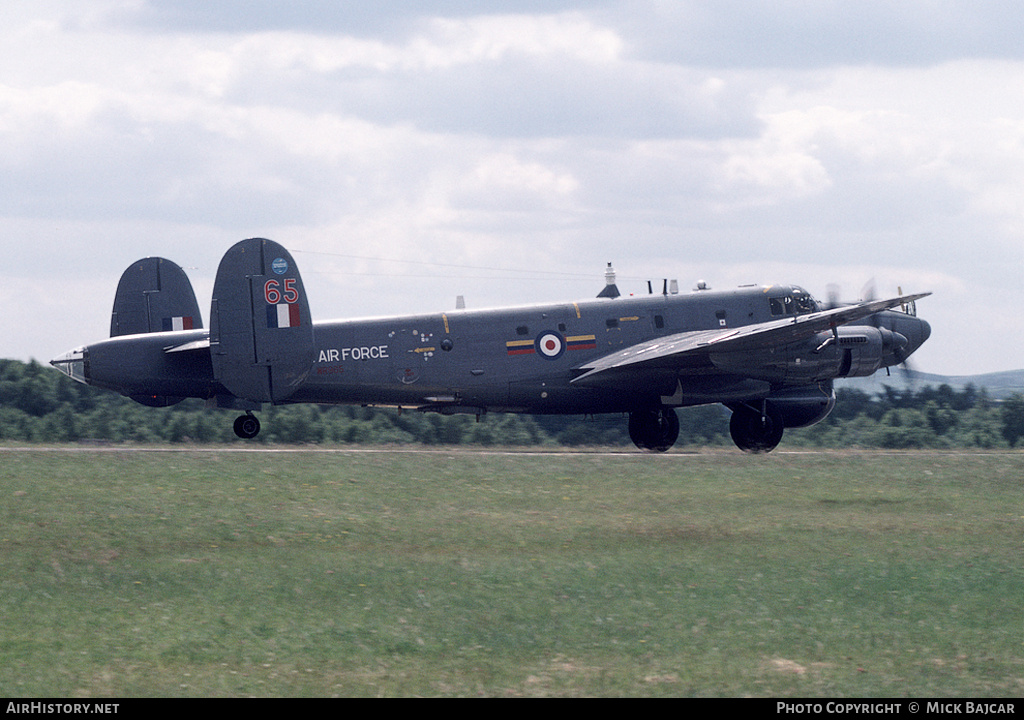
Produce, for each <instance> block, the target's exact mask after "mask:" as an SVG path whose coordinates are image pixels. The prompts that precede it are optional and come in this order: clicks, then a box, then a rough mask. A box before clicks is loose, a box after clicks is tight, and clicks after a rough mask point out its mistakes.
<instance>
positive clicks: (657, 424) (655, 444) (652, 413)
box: [629, 408, 679, 452]
mask: <svg viewBox="0 0 1024 720" xmlns="http://www.w3.org/2000/svg"><path fill="white" fill-rule="evenodd" d="M678 437H679V416H678V415H676V411H675V410H673V409H672V408H659V409H656V410H634V411H633V412H631V413H630V414H629V439H630V440H632V441H633V444H634V445H636V446H637V447H638V448H640V449H641V450H646V451H647V452H665V451H666V450H668V449H669V448H670V447H672V446H673V445H674V444H675V442H676V439H678Z"/></svg>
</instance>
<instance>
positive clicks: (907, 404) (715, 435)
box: [0, 360, 1024, 449]
mask: <svg viewBox="0 0 1024 720" xmlns="http://www.w3.org/2000/svg"><path fill="white" fill-rule="evenodd" d="M837 396H838V402H837V404H836V408H835V409H834V410H833V411H832V413H831V415H829V417H828V418H826V419H825V420H824V421H822V422H821V423H819V424H817V425H815V426H813V427H810V428H806V429H800V430H790V431H788V432H787V433H786V438H785V440H784V442H785V443H786V445H788V446H789V447H833V448H847V447H849V448H852V447H865V448H886V449H904V448H906V449H909V448H937V449H942V448H992V449H994V448H1009V447H1015V446H1017V445H1020V444H1024V394H1020V393H1018V394H1015V395H1013V396H1011V397H1010V398H1008V399H1006V400H1004V401H1001V402H996V401H993V400H992V399H990V397H989V395H988V393H987V392H986V391H985V389H984V388H977V387H974V386H970V385H969V386H967V387H966V388H964V389H962V390H955V389H953V388H951V387H950V386H948V385H939V386H937V387H934V386H925V387H922V388H919V389H908V390H897V389H893V388H886V389H885V390H884V392H882V393H880V394H877V395H869V394H868V393H865V392H863V391H860V390H856V389H850V388H841V389H839V390H838V391H837ZM236 414H237V412H235V411H226V410H217V409H210V408H207V407H206V405H205V403H203V402H202V401H198V400H185V401H183V402H181V403H179V404H178V405H174V406H172V407H169V408H148V407H144V406H142V405H139V404H137V403H135V402H134V401H132V400H130V399H128V398H125V397H122V396H119V395H116V394H114V393H110V392H106V391H102V390H97V389H96V388H92V387H89V386H86V385H82V384H80V383H76V382H74V381H72V380H71V379H70V378H67V377H65V376H64V375H62V374H61V373H59V372H57V371H56V370H52V369H50V368H48V367H45V366H43V365H40V364H39V363H38V362H35V361H31V362H28V363H24V362H20V361H17V360H0V441H18V442H49V443H55V442H89V441H94V442H114V443H122V442H126V443H170V444H175V443H233V442H242V441H240V440H238V438H236V437H235V434H234V432H233V430H232V421H233V419H234V417H235V415H236ZM678 415H679V421H680V434H679V441H678V443H677V446H680V447H686V446H691V447H698V446H700V447H704V446H712V447H714V446H731V445H732V441H731V439H730V438H729V411H728V410H727V409H725V408H724V407H722V406H721V405H709V406H702V407H695V408H683V409H680V410H679V411H678ZM260 420H261V423H262V425H263V430H262V431H261V433H260V435H259V436H258V437H257V438H256V440H255V441H247V442H257V443H264V444H275V443H315V444H331V445H335V444H423V445H477V446H538V445H540V446H544V445H546V446H586V445H593V446H603V447H616V446H624V447H625V446H632V443H631V442H630V440H629V435H628V432H627V429H626V428H627V425H626V421H625V417H624V416H622V415H607V416H596V417H581V416H569V417H565V416H544V415H507V414H492V415H486V416H484V417H483V418H482V419H481V420H480V421H477V419H476V418H474V417H472V416H466V415H454V416H446V415H439V414H436V413H421V412H417V411H415V410H405V411H404V412H399V411H397V410H393V409H383V408H366V407H355V406H317V405H283V406H266V407H265V409H264V410H263V412H262V413H260Z"/></svg>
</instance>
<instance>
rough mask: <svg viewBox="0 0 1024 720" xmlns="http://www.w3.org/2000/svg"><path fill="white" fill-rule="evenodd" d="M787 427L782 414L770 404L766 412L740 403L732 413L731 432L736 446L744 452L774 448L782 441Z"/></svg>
mask: <svg viewBox="0 0 1024 720" xmlns="http://www.w3.org/2000/svg"><path fill="white" fill-rule="evenodd" d="M785 429H786V427H785V424H784V423H783V421H782V416H781V415H779V414H778V413H777V412H774V411H772V409H771V407H770V406H768V407H766V408H765V409H764V412H762V411H760V410H757V409H755V408H752V407H750V406H749V405H740V406H739V407H737V408H736V409H735V410H733V413H732V419H731V420H730V421H729V434H731V435H732V440H733V442H734V443H736V446H737V447H738V448H739V449H740V450H742V451H743V452H748V453H766V452H771V451H772V450H774V449H775V448H776V447H777V446H778V444H779V443H780V442H781V441H782V433H783V431H784V430H785Z"/></svg>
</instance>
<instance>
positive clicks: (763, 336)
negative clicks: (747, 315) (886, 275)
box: [572, 293, 931, 385]
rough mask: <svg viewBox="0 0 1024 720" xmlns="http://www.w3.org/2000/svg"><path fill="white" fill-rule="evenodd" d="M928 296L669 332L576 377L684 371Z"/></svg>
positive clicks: (588, 365)
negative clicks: (712, 356) (716, 356)
mask: <svg viewBox="0 0 1024 720" xmlns="http://www.w3.org/2000/svg"><path fill="white" fill-rule="evenodd" d="M928 295H931V293H920V294H917V295H905V296H902V297H897V298H892V299H889V300H874V301H870V302H863V303H858V304H856V305H847V306H844V307H839V308H832V309H830V310H823V311H820V312H815V313H808V314H807V315H797V316H795V317H788V318H783V319H780V320H772V321H769V322H765V323H758V324H756V325H746V326H743V327H738V328H723V329H720V330H719V329H716V330H697V331H693V332H683V333H677V334H675V335H668V336H666V337H662V338H657V339H655V340H648V341H647V342H643V343H638V344H636V345H633V346H631V347H628V348H626V349H624V350H619V351H618V352H614V353H611V354H609V355H605V356H603V357H600V358H597V359H595V360H592V361H590V362H589V363H586V364H585V365H583V366H581V367H580V370H582V371H583V374H582V375H580V376H578V377H576V378H575V379H574V380H573V381H572V382H573V383H576V384H580V385H586V384H589V383H591V382H594V381H595V380H597V382H598V383H600V380H599V379H598V376H600V375H602V374H606V373H610V372H613V371H616V370H623V369H627V368H628V369H654V368H672V369H679V370H682V369H685V368H687V367H700V366H702V365H703V366H706V365H707V362H706V358H707V355H709V354H710V353H722V352H742V351H747V350H763V349H765V348H772V347H780V346H783V345H788V344H789V343H792V342H797V341H800V340H804V339H807V338H811V337H814V336H815V335H817V334H818V333H820V332H824V331H828V330H831V329H832V328H834V327H838V326H839V325H846V324H848V323H852V322H856V321H857V320H862V319H863V318H866V317H868V316H870V315H874V314H875V313H877V312H881V311H883V310H888V309H890V308H894V307H896V306H897V305H906V304H909V303H912V302H914V301H916V300H919V299H921V298H923V297H927V296H928Z"/></svg>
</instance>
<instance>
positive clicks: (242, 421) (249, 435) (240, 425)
mask: <svg viewBox="0 0 1024 720" xmlns="http://www.w3.org/2000/svg"><path fill="white" fill-rule="evenodd" d="M259 434H260V421H259V419H258V418H257V417H256V416H255V415H252V414H246V415H239V416H238V417H237V418H235V435H237V436H238V437H240V438H242V439H243V440H252V439H253V438H254V437H256V436H257V435H259Z"/></svg>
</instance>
